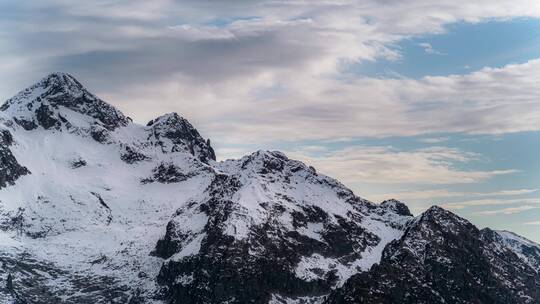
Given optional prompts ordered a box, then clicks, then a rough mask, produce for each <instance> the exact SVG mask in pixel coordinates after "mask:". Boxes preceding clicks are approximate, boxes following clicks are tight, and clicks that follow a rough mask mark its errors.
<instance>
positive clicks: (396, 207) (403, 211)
mask: <svg viewBox="0 0 540 304" xmlns="http://www.w3.org/2000/svg"><path fill="white" fill-rule="evenodd" d="M381 206H383V207H385V208H389V209H391V210H393V211H394V212H395V213H397V214H400V215H406V216H412V214H411V211H410V210H409V207H407V205H405V204H404V203H402V202H400V201H398V200H396V199H389V200H385V201H384V202H382V203H381Z"/></svg>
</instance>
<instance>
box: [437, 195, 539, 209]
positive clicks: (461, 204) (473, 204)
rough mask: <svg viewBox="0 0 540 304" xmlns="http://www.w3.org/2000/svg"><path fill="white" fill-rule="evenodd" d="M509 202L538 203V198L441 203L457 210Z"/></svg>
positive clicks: (507, 203) (445, 206)
mask: <svg viewBox="0 0 540 304" xmlns="http://www.w3.org/2000/svg"><path fill="white" fill-rule="evenodd" d="M509 204H540V198H522V199H477V200H467V201H462V202H457V203H448V204H443V205H442V206H443V207H444V208H448V209H452V210H457V209H463V208H467V207H477V206H495V205H509Z"/></svg>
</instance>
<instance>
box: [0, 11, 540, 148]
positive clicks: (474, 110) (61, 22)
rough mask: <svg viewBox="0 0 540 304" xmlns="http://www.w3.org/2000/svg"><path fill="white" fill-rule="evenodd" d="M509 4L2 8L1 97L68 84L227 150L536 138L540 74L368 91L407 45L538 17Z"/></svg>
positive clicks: (525, 71) (382, 85)
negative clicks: (441, 137)
mask: <svg viewBox="0 0 540 304" xmlns="http://www.w3.org/2000/svg"><path fill="white" fill-rule="evenodd" d="M538 15H540V5H539V4H537V3H536V2H532V1H526V0H518V1H512V2H511V3H510V2H508V1H487V0H482V1H475V2H474V3H470V1H437V2H436V3H435V2H433V1H427V0H409V1H383V2H381V1H375V0H364V1H346V0H342V1H316V2H313V1H258V2H257V1H193V2H192V1H172V0H158V1H108V0H100V1H91V2H89V1H85V2H83V1H80V2H74V1H67V0H50V1H40V2H36V1H27V0H21V1H17V2H14V1H2V0H0V20H1V21H0V68H1V70H2V73H1V74H0V96H1V97H2V98H4V99H6V98H8V97H9V95H12V94H14V93H15V92H16V91H17V90H18V89H20V88H22V87H23V86H25V85H27V84H29V82H31V81H32V80H34V79H37V78H39V77H40V76H41V75H42V74H45V73H47V72H49V71H53V70H55V71H56V70H61V71H67V72H71V73H73V74H74V75H75V76H77V77H78V78H80V79H81V80H82V81H83V82H84V83H86V84H88V85H89V86H90V88H91V89H93V90H94V91H96V92H97V93H98V94H99V95H101V96H102V97H104V98H105V99H107V100H108V101H110V102H111V103H114V104H116V105H117V106H119V107H120V108H121V109H123V110H124V111H125V112H126V113H128V114H130V115H132V116H133V117H134V118H135V119H136V120H139V121H146V120H149V119H151V118H153V117H155V116H157V115H159V114H162V113H163V112H169V111H177V112H179V113H180V114H182V115H184V116H186V117H187V118H189V119H191V120H193V121H194V122H195V123H196V124H197V125H198V126H200V128H201V129H202V130H203V132H204V133H206V134H207V135H208V136H211V137H213V138H216V140H218V141H221V142H226V143H233V142H246V141H251V142H260V141H262V140H270V141H271V140H304V139H324V138H333V137H356V136H385V135H413V134H420V133H432V132H468V133H506V132H516V131H525V130H539V129H540V119H539V118H540V103H539V102H538V96H540V94H539V93H540V92H539V89H538V86H537V85H536V84H537V83H538V80H539V78H540V72H538V71H540V69H539V67H540V62H538V61H531V62H528V63H525V64H522V65H512V66H507V67H503V68H500V69H490V68H486V69H484V70H481V71H478V72H474V73H472V74H469V75H462V76H448V77H426V78H423V79H419V80H413V79H373V78H365V77H355V76H353V75H350V74H347V75H344V74H342V73H340V67H341V66H343V65H344V64H345V65H346V64H348V63H351V62H358V61H363V60H377V59H378V58H382V57H384V58H399V51H398V50H397V49H396V48H395V47H394V46H395V44H396V43H398V42H399V41H400V40H401V39H404V38H407V37H410V36H414V35H419V34H425V33H437V32H442V31H444V25H445V24H448V23H452V22H458V21H466V22H480V21H482V20H487V19H493V18H512V17H516V16H534V17H536V16H538Z"/></svg>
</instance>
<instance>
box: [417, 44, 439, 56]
mask: <svg viewBox="0 0 540 304" xmlns="http://www.w3.org/2000/svg"><path fill="white" fill-rule="evenodd" d="M418 46H420V47H421V48H423V49H424V52H425V53H426V54H430V55H444V53H441V52H439V51H437V50H436V49H434V48H433V46H432V45H431V43H428V42H421V43H419V44H418Z"/></svg>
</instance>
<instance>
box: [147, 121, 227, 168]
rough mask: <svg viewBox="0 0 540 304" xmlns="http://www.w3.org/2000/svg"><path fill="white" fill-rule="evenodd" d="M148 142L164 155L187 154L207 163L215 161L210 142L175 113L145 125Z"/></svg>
mask: <svg viewBox="0 0 540 304" xmlns="http://www.w3.org/2000/svg"><path fill="white" fill-rule="evenodd" d="M147 126H148V127H150V128H151V129H150V130H151V133H150V137H149V140H150V141H152V142H153V144H154V145H155V146H158V147H160V148H161V150H162V151H163V152H164V153H174V152H188V153H190V154H191V155H193V156H195V157H197V158H199V159H200V160H201V161H203V162H205V163H207V162H208V161H210V160H216V154H215V153H214V149H213V148H212V147H211V146H210V141H209V140H205V139H204V138H202V136H201V135H200V134H199V132H198V131H197V129H195V128H194V127H193V126H192V125H191V124H190V123H189V121H187V120H186V119H184V118H182V117H180V116H179V115H178V114H176V113H170V114H165V115H163V116H160V117H158V118H156V119H154V120H151V121H150V122H148V124H147Z"/></svg>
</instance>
